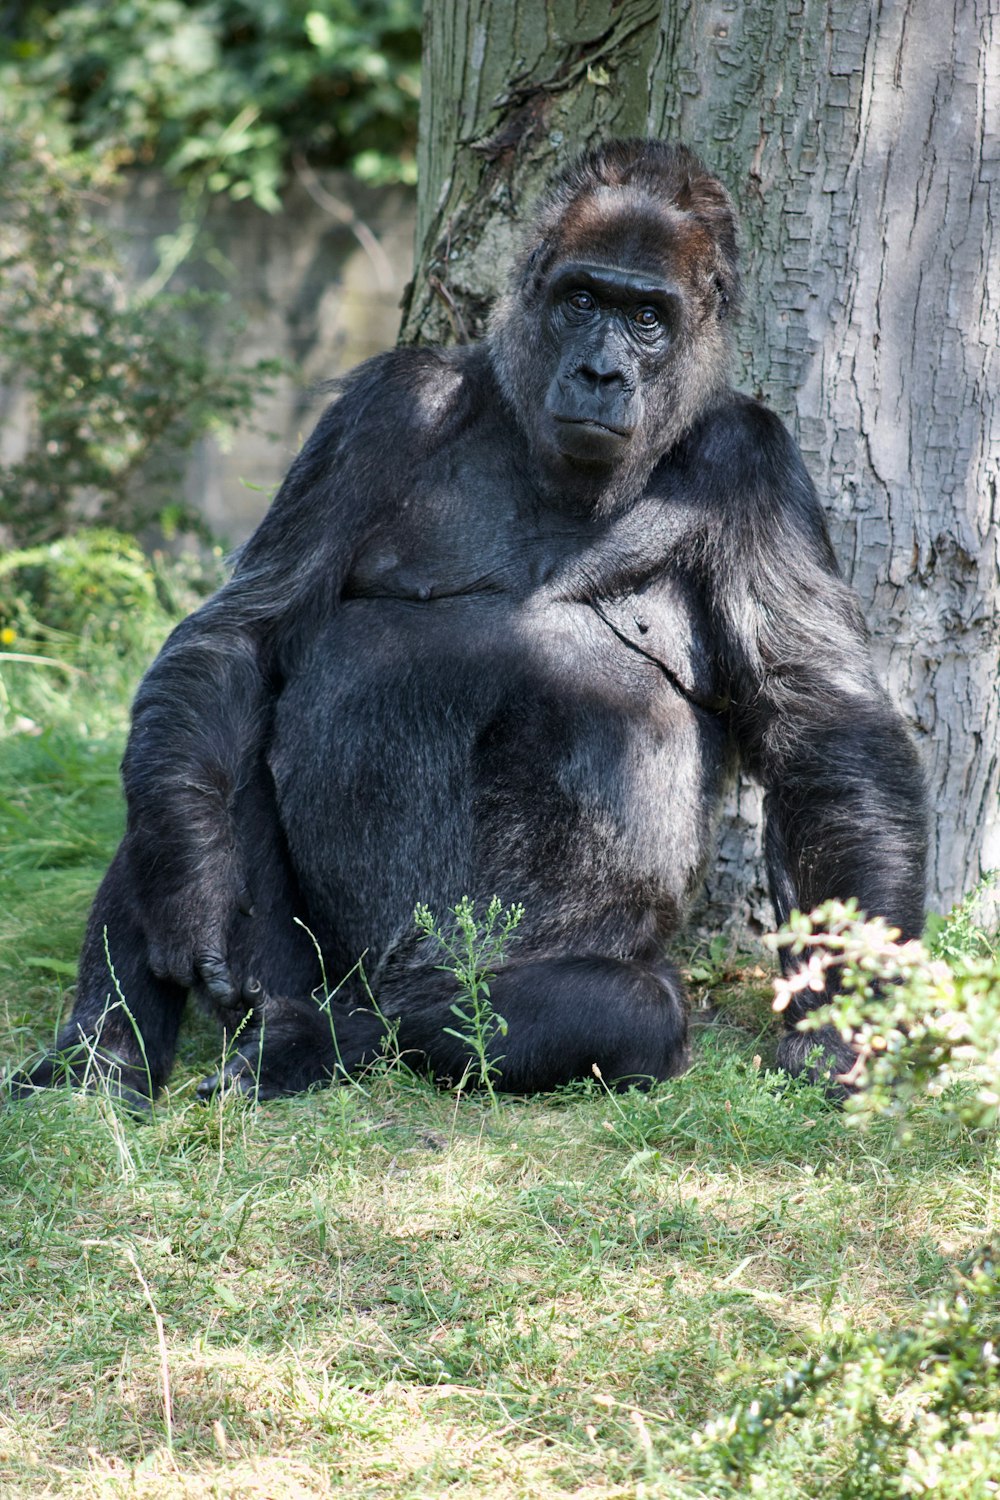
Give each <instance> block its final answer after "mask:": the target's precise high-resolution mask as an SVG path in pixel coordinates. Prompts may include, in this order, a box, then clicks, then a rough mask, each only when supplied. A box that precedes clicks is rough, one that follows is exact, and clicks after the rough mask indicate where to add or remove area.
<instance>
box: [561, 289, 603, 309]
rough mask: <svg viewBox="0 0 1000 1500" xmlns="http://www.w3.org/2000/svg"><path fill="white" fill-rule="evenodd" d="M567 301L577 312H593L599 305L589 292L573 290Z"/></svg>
mask: <svg viewBox="0 0 1000 1500" xmlns="http://www.w3.org/2000/svg"><path fill="white" fill-rule="evenodd" d="M566 301H567V302H568V303H569V305H570V307H572V308H573V310H574V311H575V312H593V311H594V308H595V307H596V306H597V304H596V302H595V301H594V299H593V297H592V296H591V295H590V293H589V292H571V293H570V295H569V296H568V297H567V298H566Z"/></svg>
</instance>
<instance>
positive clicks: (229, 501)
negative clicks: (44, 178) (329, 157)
mask: <svg viewBox="0 0 1000 1500" xmlns="http://www.w3.org/2000/svg"><path fill="white" fill-rule="evenodd" d="M180 211H181V205H180V201H179V198H178V195H177V194H176V193H174V192H172V191H171V190H169V189H168V188H167V187H165V185H164V184H163V182H162V180H161V179H159V178H158V177H156V176H154V175H143V176H140V177H137V178H136V179H134V181H133V182H132V184H131V185H130V187H129V189H128V190H127V192H125V193H124V194H123V195H122V197H121V198H120V199H118V200H116V201H115V202H114V203H113V204H111V205H110V208H109V217H110V219H111V222H112V224H113V227H114V230H115V236H116V241H117V243H118V245H119V248H120V249H121V250H122V251H123V253H124V255H125V257H126V260H127V262H128V264H129V266H130V268H131V270H132V272H133V274H134V275H135V277H136V280H137V282H143V281H144V280H145V279H146V278H147V277H149V276H152V275H154V274H155V273H156V271H157V267H158V265H159V261H160V257H159V252H158V249H157V242H158V241H161V242H162V239H163V237H165V236H170V235H172V234H174V233H175V232H176V231H177V229H178V225H179V223H180ZM352 216H353V218H354V221H355V225H356V228H357V232H355V230H354V229H352V227H351V225H350V222H344V221H345V220H347V221H350V219H351V217H352ZM413 220H414V194H413V192H412V190H410V189H406V188H389V189H385V188H383V189H371V188H366V187H364V185H362V184H360V183H358V182H357V181H356V180H355V179H353V178H352V177H350V176H348V175H346V174H342V173H333V172H330V173H324V174H322V176H321V177H319V178H316V179H310V181H309V183H308V190H307V187H306V185H304V184H303V183H302V182H297V183H296V184H294V185H293V186H292V188H291V189H290V190H289V191H288V193H287V195H286V197H285V202H284V211H283V212H282V213H280V214H267V213H264V212H263V211H262V210H261V209H258V208H256V207H255V206H254V205H253V204H250V203H233V202H230V201H228V200H220V201H217V202H215V203H213V204H212V206H211V208H210V209H209V212H208V215H207V218H206V221H205V225H204V232H203V235H202V238H201V241H200V244H203V245H204V246H205V247H206V248H207V249H208V252H209V253H208V256H207V257H206V255H205V254H203V253H199V254H198V255H192V256H190V257H189V258H188V259H186V260H185V261H183V262H182V263H181V265H180V267H179V270H178V272H177V273H176V275H175V276H174V278H173V279H172V280H171V282H170V287H171V289H173V290H180V289H181V288H186V287H190V286H197V287H202V288H205V289H210V290H218V291H222V292H224V293H225V294H226V297H227V300H226V302H225V304H224V305H223V306H221V307H219V308H212V309H210V310H209V311H208V312H207V313H206V320H205V337H206V338H207V339H209V340H216V341H218V340H220V339H221V338H222V336H223V335H224V330H225V328H226V326H227V325H228V326H230V327H231V326H233V325H234V324H236V325H242V331H241V332H240V334H239V337H238V343H237V350H238V353H239V355H240V357H241V358H242V359H244V360H246V361H247V362H252V361H254V360H256V359H258V358H261V357H273V358H281V359H284V360H286V361H287V362H288V363H289V365H290V367H291V370H292V373H291V375H290V376H288V377H286V378H282V379H281V380H280V381H279V382H278V384H277V386H276V389H275V391H274V394H273V395H272V396H271V397H269V398H267V399H264V400H262V401H261V402H260V403H259V405H258V408H257V409H256V411H255V413H254V417H253V420H252V423H251V424H250V425H249V426H247V427H244V428H241V429H240V430H239V431H238V432H237V433H236V435H235V438H234V439H233V441H232V443H231V445H230V446H229V448H228V449H225V448H223V447H222V446H221V445H220V443H219V442H218V441H217V440H215V439H212V438H207V439H204V440H203V441H201V442H200V443H199V444H198V445H197V447H196V448H195V449H194V450H193V451H192V453H191V455H190V459H189V461H188V463H187V467H186V472H185V475H184V498H185V499H186V500H187V501H188V502H189V503H190V504H191V505H193V506H194V507H195V508H196V509H197V510H198V511H199V512H200V513H201V514H202V515H203V516H204V517H205V519H206V521H207V522H208V524H209V525H210V526H211V528H212V530H213V531H214V532H216V533H217V535H218V536H219V537H220V538H221V539H222V540H223V541H224V542H226V543H228V544H235V543H237V542H239V541H241V540H243V539H244V538H245V537H246V536H247V535H249V533H250V532H251V531H252V530H253V528H254V526H255V525H256V523H257V521H258V520H259V519H260V517H261V516H262V515H263V513H264V511H265V510H266V509H267V505H268V503H269V501H270V498H271V496H272V495H273V493H274V491H275V490H276V489H277V487H278V485H279V484H280V482H281V479H282V477H283V475H284V473H285V471H286V469H287V468H288V465H289V463H290V462H291V460H292V458H293V457H294V455H295V453H296V452H297V450H298V448H299V447H300V446H301V443H302V441H303V439H304V438H305V437H306V436H307V435H308V433H309V431H310V429H311V428H312V426H313V425H314V423H315V421H316V418H317V416H318V415H319V413H320V411H322V409H323V405H324V403H325V400H326V397H325V396H324V394H323V392H322V390H321V389H319V387H320V386H321V385H322V383H323V382H324V381H328V380H330V379H332V378H333V377H334V376H335V375H338V374H341V373H342V372H343V371H345V370H347V369H350V367H351V366H352V365H355V364H357V363H358V362H359V361H360V360H363V359H367V358H368V357H369V355H372V354H376V353H378V352H379V351H380V350H382V349H385V348H388V347H389V346H391V345H392V344H393V343H394V342H395V339H396V333H397V329H398V324H399V300H400V297H401V296H402V293H403V288H404V286H405V284H406V281H407V279H408V277H409V275H410V268H411V264H412V249H413ZM362 242H364V243H362Z"/></svg>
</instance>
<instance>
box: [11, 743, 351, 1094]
mask: <svg viewBox="0 0 1000 1500" xmlns="http://www.w3.org/2000/svg"><path fill="white" fill-rule="evenodd" d="M232 827H233V837H234V841H235V844H236V847H237V849H238V852H239V855H240V858H239V861H238V866H239V868H241V869H242V870H244V871H245V872H246V875H247V879H248V882H249V884H248V887H247V888H246V889H245V890H244V891H242V892H237V893H235V895H238V896H239V898H240V899H239V901H238V902H237V900H236V899H233V900H232V901H231V902H230V903H229V906H228V908H227V910H228V912H229V915H228V923H227V925H226V926H224V928H223V933H222V936H221V938H220V940H219V942H218V943H217V944H216V946H215V947H213V949H212V950H210V951H195V952H194V953H193V955H192V961H191V970H190V972H189V973H188V974H187V975H186V976H184V977H185V978H186V979H187V981H188V982H187V983H181V982H180V979H179V977H177V976H175V977H174V978H169V977H164V976H163V974H162V973H158V972H157V970H158V969H159V964H158V963H157V962H156V959H155V957H153V958H151V950H150V944H149V941H148V939H147V935H146V932H145V928H144V924H143V922H142V920H141V915H140V911H139V907H138V901H137V898H136V891H135V884H136V883H135V881H134V879H133V878H132V877H131V874H130V870H129V839H128V836H126V838H125V840H124V841H123V843H122V845H121V847H120V848H119V850H118V853H117V854H116V856H115V858H114V860H113V862H112V864H111V868H110V869H109V871H108V873H107V875H106V876H105V878H104V881H103V883H102V885H101V887H100V890H99V891H98V893H97V898H96V900H95V902H94V907H93V910H92V912H91V916H90V922H89V924H88V927H87V935H86V938H85V941H84V945H83V952H82V954H81V958H80V970H79V976H78V981H77V992H76V1002H75V1004H74V1007H73V1014H72V1015H71V1017H70V1019H69V1021H68V1022H67V1023H66V1025H65V1026H64V1027H63V1028H62V1031H61V1032H60V1033H59V1036H58V1038H57V1040H56V1044H55V1047H54V1049H53V1051H52V1053H51V1054H50V1055H49V1056H47V1057H45V1058H43V1059H42V1061H41V1062H39V1063H37V1064H35V1066H34V1067H32V1068H29V1069H28V1070H27V1071H26V1072H24V1073H23V1074H21V1075H19V1076H18V1077H16V1078H15V1079H14V1080H13V1082H12V1091H13V1093H15V1094H24V1093H27V1092H29V1091H31V1090H32V1089H36V1088H45V1087H50V1086H53V1085H59V1084H60V1083H69V1084H75V1085H84V1084H89V1083H94V1082H97V1081H99V1080H103V1081H105V1082H106V1083H107V1084H108V1086H109V1087H111V1088H112V1089H113V1090H114V1091H116V1092H119V1093H121V1095H122V1096H123V1097H124V1098H126V1099H128V1101H129V1102H130V1103H131V1104H133V1105H134V1106H137V1107H141V1106H144V1105H146V1104H147V1103H148V1102H149V1101H150V1100H151V1099H152V1098H153V1097H154V1096H155V1094H156V1092H157V1091H158V1089H159V1088H160V1087H161V1086H162V1085H163V1083H164V1082H165V1081H166V1079H167V1077H168V1075H169V1073H170V1069H171V1067H172V1065H173V1061H174V1055H175V1053H176V1049H177V1033H178V1029H179V1027H180V1022H181V1016H182V1014H183V1011H184V1004H185V999H186V996H187V992H188V988H189V985H190V987H191V988H192V989H193V991H194V993H195V995H196V996H197V997H198V998H199V999H200V1000H201V1001H203V1002H204V1003H205V1005H206V1006H207V1007H208V1009H209V1010H211V1011H212V1012H213V1013H214V1015H215V1016H216V1018H217V1019H218V1020H219V1022H220V1024H221V1025H222V1026H223V1028H224V1031H225V1034H226V1035H227V1036H228V1038H230V1039H232V1038H233V1037H234V1036H235V1035H236V1034H237V1033H238V1032H239V1031H240V1029H241V1028H242V1027H243V1026H244V1024H245V1022H246V1018H247V1016H248V1015H250V1016H251V1018H252V1017H253V1014H254V1012H255V1011H262V1009H263V1006H264V1002H265V1000H266V997H267V996H268V995H269V994H276V993H283V994H292V995H299V996H307V995H309V994H311V992H312V991H313V989H314V988H315V987H316V985H317V984H318V983H319V982H320V979H321V972H320V965H319V961H318V959H317V956H316V951H315V948H314V944H313V940H312V938H311V937H310V935H309V933H308V932H307V931H306V930H304V929H303V928H302V927H301V926H298V925H296V921H295V918H296V917H299V918H300V919H303V920H304V919H305V918H306V913H305V909H304V906H303V904H302V900H301V897H300V895H299V892H298V887H297V884H296V881H295V877H294V874H293V872H292V870H291V867H290V864H289V861H288V854H287V850H286V847H285V840H284V835H283V833H282V830H281V828H280V825H279V823H278V815H277V805H276V802H275V797H274V788H273V783H272V781H271V777H270V772H269V771H268V770H267V767H266V766H265V765H263V763H261V764H259V765H258V766H257V767H256V769H255V770H254V772H253V774H252V775H251V776H250V777H249V778H248V780H247V782H246V784H245V785H244V786H243V787H242V788H241V790H240V792H239V794H238V796H237V798H236V801H235V804H234V807H233V812H232ZM184 937H185V934H184V933H183V932H181V933H179V934H178V939H179V944H178V946H181V945H182V943H183V940H184ZM112 971H113V972H112ZM267 1003H268V1005H269V1007H270V1008H271V1009H272V1010H273V1009H274V1002H267ZM312 1009H313V1011H314V1012H315V1011H316V1007H315V1006H312ZM292 1013H293V1015H294V1016H296V1017H297V1016H298V1014H299V1012H298V1010H297V1009H296V1008H295V1007H293V1010H292ZM284 1029H285V1031H286V1032H290V1031H294V1026H291V1025H289V1024H288V1023H286V1025H285V1028H284ZM288 1071H289V1076H290V1078H292V1079H293V1080H294V1079H295V1078H296V1077H297V1072H296V1065H295V1062H294V1058H290V1060H289V1063H288ZM300 1086H303V1085H294V1086H293V1088H292V1089H291V1090H289V1089H287V1088H286V1089H282V1090H281V1092H289V1091H292V1092H294V1087H300Z"/></svg>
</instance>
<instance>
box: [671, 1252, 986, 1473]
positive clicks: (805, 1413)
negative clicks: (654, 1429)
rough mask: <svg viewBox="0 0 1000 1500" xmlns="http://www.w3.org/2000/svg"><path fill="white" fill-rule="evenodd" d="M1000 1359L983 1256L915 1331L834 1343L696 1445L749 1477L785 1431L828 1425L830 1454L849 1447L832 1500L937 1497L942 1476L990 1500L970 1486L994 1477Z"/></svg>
mask: <svg viewBox="0 0 1000 1500" xmlns="http://www.w3.org/2000/svg"><path fill="white" fill-rule="evenodd" d="M998 1351H1000V1268H998V1266H997V1257H996V1251H995V1249H994V1248H993V1247H987V1248H985V1249H984V1250H982V1251H980V1252H979V1253H978V1254H976V1255H975V1256H972V1257H971V1258H970V1260H969V1262H968V1263H967V1264H966V1265H965V1266H964V1267H961V1268H959V1269H958V1270H956V1272H955V1273H954V1276H953V1278H952V1284H951V1286H950V1287H949V1288H948V1290H947V1291H946V1292H945V1293H944V1295H942V1296H939V1297H935V1298H934V1299H933V1300H931V1301H929V1302H928V1303H927V1304H926V1305H925V1307H924V1309H923V1312H922V1316H921V1317H920V1319H919V1320H918V1321H916V1322H915V1323H914V1324H913V1325H912V1326H910V1327H907V1328H903V1329H900V1330H898V1331H893V1332H889V1333H884V1334H876V1335H874V1336H870V1335H857V1334H847V1335H846V1336H844V1337H842V1338H840V1339H839V1340H833V1341H831V1342H830V1344H829V1345H828V1347H827V1348H826V1349H825V1350H824V1351H823V1352H822V1353H820V1354H819V1355H818V1356H816V1357H814V1358H811V1359H809V1360H807V1361H805V1362H804V1363H803V1364H801V1365H799V1366H798V1367H796V1368H794V1369H791V1370H787V1371H786V1372H785V1373H783V1374H782V1375H781V1376H780V1377H779V1378H777V1379H776V1380H775V1381H774V1383H773V1385H771V1386H770V1387H768V1388H767V1389H765V1390H764V1391H762V1393H761V1395H760V1397H759V1398H758V1399H757V1400H754V1401H751V1402H749V1403H747V1404H745V1405H740V1406H738V1407H737V1408H736V1409H735V1410H734V1411H733V1412H732V1413H731V1414H730V1415H729V1416H728V1417H725V1418H722V1419H721V1420H717V1421H714V1422H711V1423H709V1424H708V1426H707V1427H706V1428H705V1430H704V1432H703V1433H702V1434H700V1435H699V1437H700V1440H701V1442H702V1443H706V1442H707V1445H708V1447H707V1454H706V1456H709V1457H710V1458H711V1460H714V1462H720V1461H721V1464H722V1466H723V1467H724V1468H725V1469H728V1470H730V1471H735V1472H736V1473H745V1472H747V1471H748V1470H753V1469H754V1468H756V1466H757V1460H758V1458H759V1456H761V1455H762V1450H764V1449H765V1446H766V1445H768V1444H769V1443H771V1442H773V1441H774V1440H775V1439H777V1438H778V1437H779V1436H780V1435H781V1434H782V1432H783V1430H785V1429H787V1426H788V1424H789V1422H804V1421H813V1422H821V1423H822V1425H823V1429H824V1446H829V1445H830V1444H831V1440H832V1442H835V1443H841V1444H845V1445H846V1444H850V1445H851V1446H852V1447H853V1452H852V1453H851V1456H850V1461H849V1463H846V1464H845V1465H844V1469H845V1475H844V1477H843V1479H842V1480H841V1481H840V1482H838V1483H836V1484H835V1486H834V1487H833V1490H832V1492H833V1493H836V1494H837V1495H838V1496H843V1497H844V1500H848V1497H851V1500H883V1497H884V1500H890V1497H891V1500H896V1497H900V1500H901V1497H903V1496H912V1495H933V1494H938V1493H940V1492H941V1485H942V1479H943V1475H944V1473H947V1475H948V1477H949V1479H950V1480H951V1481H952V1483H950V1484H949V1485H948V1488H947V1493H948V1494H949V1495H953V1494H955V1495H957V1494H968V1493H974V1494H994V1493H996V1486H995V1484H994V1485H992V1486H991V1487H987V1488H985V1489H983V1488H978V1487H977V1488H976V1489H974V1490H967V1489H964V1488H963V1484H964V1485H971V1484H975V1485H977V1486H981V1485H982V1484H983V1482H984V1481H988V1480H989V1479H990V1478H995V1475H996V1452H997V1447H996V1445H997V1432H998V1423H997V1401H998V1397H1000V1379H998V1370H1000V1353H998ZM751 1488H754V1486H753V1484H752V1483H751ZM813 1493H825V1494H826V1493H831V1490H829V1489H827V1488H826V1487H825V1486H822V1487H821V1486H819V1485H817V1486H816V1489H815V1490H814V1491H813Z"/></svg>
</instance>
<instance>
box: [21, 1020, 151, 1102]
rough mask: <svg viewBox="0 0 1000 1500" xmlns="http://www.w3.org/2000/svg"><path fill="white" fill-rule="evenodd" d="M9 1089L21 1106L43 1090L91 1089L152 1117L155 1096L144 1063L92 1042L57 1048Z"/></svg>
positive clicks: (77, 1042) (24, 1071) (83, 1040)
mask: <svg viewBox="0 0 1000 1500" xmlns="http://www.w3.org/2000/svg"><path fill="white" fill-rule="evenodd" d="M8 1088H9V1093H10V1098H11V1100H12V1101H18V1102H23V1101H25V1100H27V1099H30V1098H32V1097H33V1096H34V1095H36V1094H38V1093H40V1092H41V1091H42V1090H43V1089H58V1088H76V1089H88V1090H90V1091H91V1092H94V1093H98V1092H99V1093H103V1094H106V1095H108V1097H109V1098H111V1099H114V1100H115V1101H116V1102H118V1103H121V1104H124V1105H125V1107H126V1108H127V1109H130V1110H131V1111H132V1112H133V1113H134V1114H137V1115H145V1114H148V1113H149V1111H150V1108H151V1107H152V1102H153V1095H154V1093H155V1092H156V1090H155V1088H154V1086H153V1082H152V1080H151V1078H150V1075H149V1071H148V1069H147V1068H146V1066H145V1064H144V1063H143V1062H142V1061H141V1059H140V1060H137V1059H134V1058H129V1057H122V1056H121V1055H120V1054H118V1053H115V1052H112V1051H110V1050H109V1049H108V1048H106V1047H104V1048H102V1047H101V1046H100V1045H99V1044H95V1042H94V1039H93V1038H85V1039H80V1040H77V1041H74V1042H71V1043H70V1044H69V1045H66V1043H65V1042H64V1043H63V1044H62V1045H58V1044H57V1046H56V1048H55V1050H54V1051H52V1052H50V1053H48V1054H47V1055H46V1056H45V1057H43V1058H42V1059H41V1061H39V1062H37V1063H34V1064H33V1065H32V1066H31V1067H28V1068H24V1069H23V1070H21V1071H20V1072H17V1073H15V1074H14V1075H13V1077H12V1078H11V1079H10V1082H9V1085H8Z"/></svg>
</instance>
